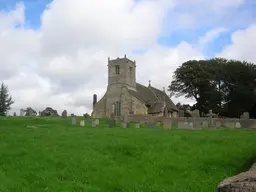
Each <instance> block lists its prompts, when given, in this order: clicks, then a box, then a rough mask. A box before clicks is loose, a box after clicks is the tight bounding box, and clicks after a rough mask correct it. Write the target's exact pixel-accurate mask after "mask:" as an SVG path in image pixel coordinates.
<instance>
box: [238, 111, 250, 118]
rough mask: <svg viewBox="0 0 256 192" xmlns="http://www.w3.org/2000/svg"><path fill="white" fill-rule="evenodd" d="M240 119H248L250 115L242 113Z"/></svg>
mask: <svg viewBox="0 0 256 192" xmlns="http://www.w3.org/2000/svg"><path fill="white" fill-rule="evenodd" d="M240 118H241V119H250V114H249V113H248V112H244V113H243V114H242V115H241V117H240Z"/></svg>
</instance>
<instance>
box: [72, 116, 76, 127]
mask: <svg viewBox="0 0 256 192" xmlns="http://www.w3.org/2000/svg"><path fill="white" fill-rule="evenodd" d="M75 124H76V118H75V117H72V125H75Z"/></svg>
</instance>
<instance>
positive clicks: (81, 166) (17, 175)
mask: <svg viewBox="0 0 256 192" xmlns="http://www.w3.org/2000/svg"><path fill="white" fill-rule="evenodd" d="M25 125H31V126H32V125H33V126H35V127H36V128H33V127H26V126H25ZM255 157H256V131H252V130H228V129H226V130H224V129H220V130H171V131H165V130H162V129H160V128H155V129H148V128H141V129H135V128H128V129H121V128H113V129H110V128H107V125H106V124H105V126H101V127H100V128H91V126H87V127H80V126H78V125H77V126H72V125H71V120H70V119H68V120H63V119H61V118H52V119H50V118H36V117H34V118H30V117H1V118H0V192H7V191H8V192H27V191H29V192H41V191H48V192H70V191H72V192H73V191H74V192H80V191H85V192H104V191H106V192H108V191H109V192H140V191H144V192H158V191H159V192H160V191H162V192H164V191H165V192H211V191H212V192H215V191H216V186H217V185H218V183H219V182H220V181H221V180H222V179H224V178H226V177H228V176H232V175H233V174H236V173H238V172H240V171H244V170H246V169H247V168H249V166H250V163H252V161H253V160H255V159H254V158H255Z"/></svg>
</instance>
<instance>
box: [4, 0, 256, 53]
mask: <svg viewBox="0 0 256 192" xmlns="http://www.w3.org/2000/svg"><path fill="white" fill-rule="evenodd" d="M51 1H52V0H24V1H22V2H23V3H24V5H25V16H26V24H25V25H26V26H27V27H31V28H34V29H38V28H40V16H41V14H42V13H43V11H44V10H45V9H46V6H47V5H48V4H49V3H50V2H51ZM18 2H19V1H17V0H0V9H1V10H4V11H7V10H10V9H13V8H14V7H15V5H16V4H17V3H18ZM202 9H203V8H201V7H198V6H192V5H190V4H181V5H180V6H177V7H176V8H175V9H172V10H170V11H169V12H168V14H167V16H166V18H165V20H164V28H163V34H162V35H161V36H159V38H158V40H157V41H158V43H159V44H161V45H163V46H167V47H170V46H177V45H178V44H179V43H180V42H181V41H186V42H188V43H190V44H194V45H195V44H197V43H198V41H199V39H200V37H202V36H204V34H206V33H207V32H208V31H210V30H213V29H215V28H217V27H225V28H227V30H228V31H226V32H224V33H220V34H219V36H218V37H216V38H215V39H214V41H212V42H209V43H208V44H207V46H205V47H204V49H203V50H202V52H203V53H204V55H206V56H208V57H214V55H215V54H216V53H218V52H220V51H221V50H222V49H223V47H224V46H226V45H228V44H231V33H232V32H234V31H236V30H238V29H244V28H246V27H248V26H249V25H250V24H252V23H253V22H255V21H256V12H255V10H256V1H255V0H247V1H245V3H244V4H242V5H240V6H238V7H235V8H230V9H226V10H225V12H224V13H221V14H214V13H212V12H211V11H209V10H202ZM198 10H200V13H201V15H200V14H197V12H198ZM183 13H185V14H188V15H189V16H190V17H191V18H193V20H194V22H195V23H194V24H193V26H189V27H187V28H186V27H184V26H183V27H180V26H179V25H180V23H177V22H178V21H179V19H177V18H178V17H179V16H178V15H180V14H183ZM202 17H203V18H202ZM177 26H178V27H177ZM143 52H144V51H141V50H136V48H135V51H134V53H137V54H140V53H143Z"/></svg>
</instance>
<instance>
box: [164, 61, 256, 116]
mask: <svg viewBox="0 0 256 192" xmlns="http://www.w3.org/2000/svg"><path fill="white" fill-rule="evenodd" d="M168 90H169V91H171V92H173V93H174V94H175V95H176V96H181V95H184V96H185V97H186V98H193V99H195V100H196V104H195V105H194V106H193V107H192V108H193V109H199V110H200V111H201V112H203V113H208V111H209V110H210V109H212V110H213V112H214V113H218V114H220V115H221V116H227V117H239V116H240V115H241V114H242V113H243V112H245V111H250V113H253V108H255V105H256V66H255V65H254V64H252V63H248V62H245V61H244V62H241V61H236V60H227V59H223V58H214V59H209V60H200V61H195V60H193V61H187V62H185V63H183V64H182V66H180V67H179V68H178V69H177V70H176V71H175V72H174V76H173V81H172V82H171V85H170V86H169V88H168ZM254 114H255V112H254Z"/></svg>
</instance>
